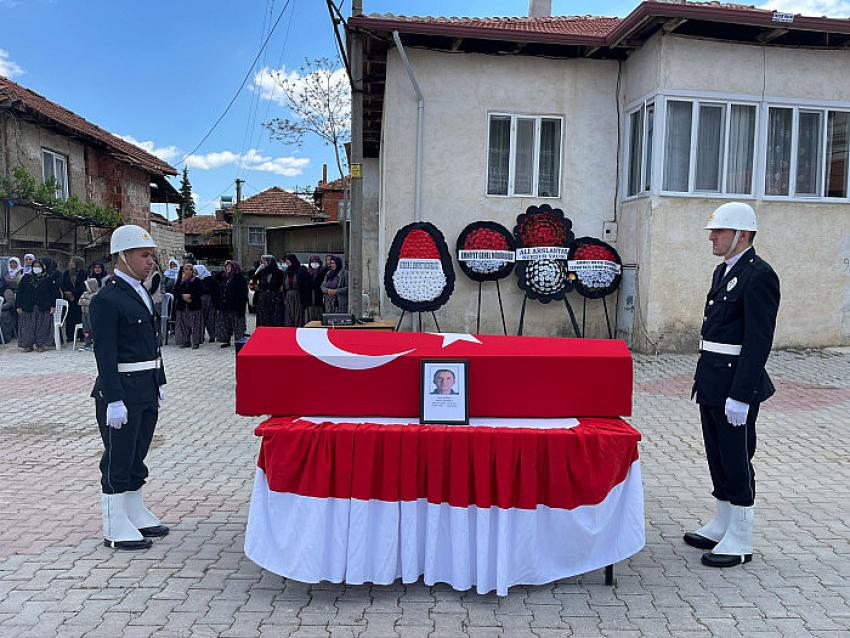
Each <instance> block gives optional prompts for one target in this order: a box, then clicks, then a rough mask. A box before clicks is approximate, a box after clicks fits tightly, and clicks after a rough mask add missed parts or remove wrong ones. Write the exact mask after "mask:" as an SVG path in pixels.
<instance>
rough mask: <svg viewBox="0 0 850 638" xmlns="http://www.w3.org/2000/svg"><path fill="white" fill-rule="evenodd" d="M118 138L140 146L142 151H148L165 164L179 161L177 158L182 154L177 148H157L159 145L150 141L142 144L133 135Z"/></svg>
mask: <svg viewBox="0 0 850 638" xmlns="http://www.w3.org/2000/svg"><path fill="white" fill-rule="evenodd" d="M117 137H120V138H121V139H122V140H124V141H125V142H130V144H135V145H136V146H138V147H139V148H141V149H142V150H145V151H147V152H148V153H150V154H151V155H153V156H154V157H158V158H159V159H161V160H162V161H163V162H171V161H172V160H175V159H177V156H178V155H179V154H180V151H179V149H178V148H177V147H176V146H160V147H157V145H156V144H155V143H154V142H151V141H150V140H148V141H145V142H140V141H139V140H137V139H136V138H134V137H133V136H132V135H118V136H117Z"/></svg>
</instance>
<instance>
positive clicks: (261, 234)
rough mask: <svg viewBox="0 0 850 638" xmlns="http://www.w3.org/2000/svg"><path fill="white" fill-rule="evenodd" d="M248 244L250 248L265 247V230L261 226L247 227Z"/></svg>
mask: <svg viewBox="0 0 850 638" xmlns="http://www.w3.org/2000/svg"><path fill="white" fill-rule="evenodd" d="M248 243H249V244H250V245H251V246H265V245H266V229H265V227H263V226H248Z"/></svg>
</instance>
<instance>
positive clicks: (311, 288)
mask: <svg viewBox="0 0 850 638" xmlns="http://www.w3.org/2000/svg"><path fill="white" fill-rule="evenodd" d="M309 264H310V266H309V268H307V302H306V304H305V308H304V323H309V322H311V321H321V320H322V313H323V312H324V311H325V303H324V298H323V295H322V282H324V280H325V273H326V272H327V270H326V269H325V268H324V267H323V266H322V260H321V258H320V257H319V256H318V255H312V256H311V257H310V261H309Z"/></svg>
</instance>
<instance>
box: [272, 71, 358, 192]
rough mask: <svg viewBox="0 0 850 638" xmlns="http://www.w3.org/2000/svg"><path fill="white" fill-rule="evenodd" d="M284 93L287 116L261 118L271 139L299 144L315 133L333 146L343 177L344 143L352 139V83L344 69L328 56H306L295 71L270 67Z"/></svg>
mask: <svg viewBox="0 0 850 638" xmlns="http://www.w3.org/2000/svg"><path fill="white" fill-rule="evenodd" d="M269 74H270V76H271V77H272V79H273V80H274V83H275V84H276V85H277V87H279V88H280V90H281V91H282V92H283V94H284V96H286V102H287V107H288V109H289V115H290V117H286V118H274V119H272V120H271V121H269V122H264V123H263V126H264V127H266V129H268V131H269V133H270V134H271V137H272V139H276V140H281V141H282V142H284V143H285V144H292V145H294V146H301V145H303V143H304V136H305V135H308V134H311V135H316V136H318V137H319V138H321V139H322V140H324V142H325V143H326V144H329V145H330V146H332V147H333V149H334V156H335V158H336V167H337V169H338V170H339V176H340V177H344V176H345V171H344V170H343V164H344V162H345V160H344V159H343V158H344V152H343V151H344V148H343V145H344V144H345V143H346V142H348V141H349V140H350V139H351V87H350V85H349V83H348V76H347V75H346V73H345V69H343V68H340V67H339V66H338V63H336V62H334V61H333V60H331V59H329V58H316V59H312V60H311V59H305V60H304V64H302V65H301V67H300V68H299V69H298V70H297V71H295V72H290V73H285V72H284V71H283V70H280V71H271V72H269Z"/></svg>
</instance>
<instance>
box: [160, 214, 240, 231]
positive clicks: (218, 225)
mask: <svg viewBox="0 0 850 638" xmlns="http://www.w3.org/2000/svg"><path fill="white" fill-rule="evenodd" d="M171 227H172V228H173V229H174V230H179V231H180V232H181V233H183V234H185V235H207V234H209V233H212V232H214V231H217V230H230V229H231V228H233V226H231V225H230V224H228V223H227V222H225V221H221V220H220V219H216V218H215V216H214V215H193V216H192V217H189V218H187V219H184V220H183V221H182V222H174V223H173V224H171Z"/></svg>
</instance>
